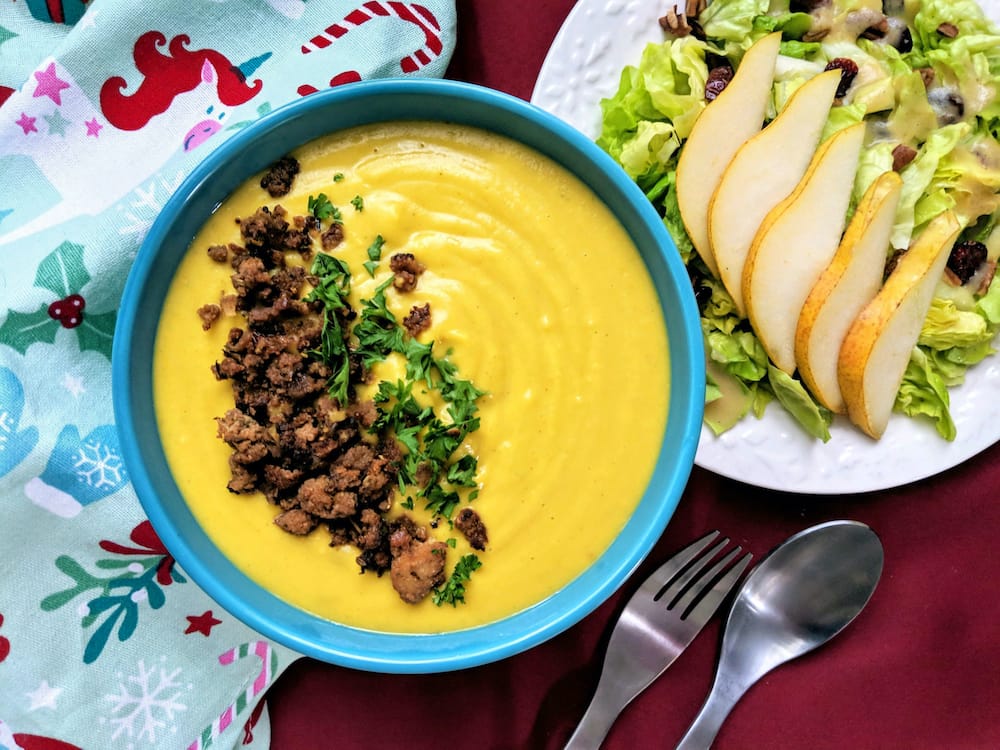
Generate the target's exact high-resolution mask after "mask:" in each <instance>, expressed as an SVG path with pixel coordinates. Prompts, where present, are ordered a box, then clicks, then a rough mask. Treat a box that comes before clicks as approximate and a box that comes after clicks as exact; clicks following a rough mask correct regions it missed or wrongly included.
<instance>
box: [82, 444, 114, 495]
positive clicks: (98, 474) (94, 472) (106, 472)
mask: <svg viewBox="0 0 1000 750" xmlns="http://www.w3.org/2000/svg"><path fill="white" fill-rule="evenodd" d="M73 468H75V469H76V475H77V476H78V477H79V478H80V479H81V481H84V482H86V483H87V486H88V487H93V488H94V489H103V488H105V487H117V486H118V485H119V484H121V481H122V468H123V467H122V460H121V456H119V455H118V454H117V453H116V452H115V451H114V450H113V449H112V448H110V447H109V446H107V445H105V444H104V443H101V442H99V441H92V442H85V443H83V445H81V446H80V449H79V451H78V452H77V458H76V461H75V462H74V464H73Z"/></svg>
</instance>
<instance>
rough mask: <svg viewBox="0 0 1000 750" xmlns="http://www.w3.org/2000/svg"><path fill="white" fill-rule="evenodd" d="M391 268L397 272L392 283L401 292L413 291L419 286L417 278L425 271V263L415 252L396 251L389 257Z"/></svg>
mask: <svg viewBox="0 0 1000 750" xmlns="http://www.w3.org/2000/svg"><path fill="white" fill-rule="evenodd" d="M389 268H391V269H392V272H393V273H394V274H396V277H395V278H394V279H393V280H392V285H393V286H394V287H395V288H396V289H398V290H399V291H401V292H412V291H413V290H414V289H416V288H417V279H418V278H419V277H420V274H422V273H423V272H424V266H423V264H422V263H421V262H420V261H419V260H417V259H416V258H415V257H414V256H413V253H396V254H394V255H393V256H392V257H391V258H389Z"/></svg>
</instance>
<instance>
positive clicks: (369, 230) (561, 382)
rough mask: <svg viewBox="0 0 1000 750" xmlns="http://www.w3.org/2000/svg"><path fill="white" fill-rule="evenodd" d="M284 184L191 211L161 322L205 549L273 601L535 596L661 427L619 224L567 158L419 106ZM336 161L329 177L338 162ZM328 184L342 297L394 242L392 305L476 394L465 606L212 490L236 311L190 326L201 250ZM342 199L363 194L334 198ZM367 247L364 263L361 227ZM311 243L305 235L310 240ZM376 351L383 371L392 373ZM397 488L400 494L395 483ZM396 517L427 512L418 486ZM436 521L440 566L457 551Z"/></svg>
mask: <svg viewBox="0 0 1000 750" xmlns="http://www.w3.org/2000/svg"><path fill="white" fill-rule="evenodd" d="M293 155H294V156H295V157H296V158H297V159H298V160H299V162H300V163H301V164H302V172H301V173H300V174H299V175H298V176H297V177H296V180H295V183H294V186H293V190H292V192H291V193H290V194H289V195H287V196H285V197H283V198H280V199H277V200H275V199H272V198H270V197H269V196H268V195H267V193H266V192H265V191H264V190H262V189H261V188H260V187H259V184H258V182H259V178H255V179H252V180H250V181H249V182H248V183H246V184H245V185H243V186H242V187H241V188H239V189H238V190H237V191H236V192H235V193H234V194H233V195H232V196H231V197H230V198H229V199H228V200H227V201H226V202H225V203H223V204H222V206H221V207H220V208H219V209H218V211H216V213H215V214H214V215H213V217H212V218H211V219H210V220H209V221H208V223H207V224H206V225H205V227H204V228H203V229H202V231H201V232H200V233H199V235H198V236H197V238H196V239H195V241H194V242H193V243H192V247H191V251H190V252H189V253H188V255H187V256H186V257H185V259H184V260H183V262H182V264H181V266H180V268H179V270H178V273H177V276H176V279H175V280H174V282H173V285H172V287H171V290H170V292H169V295H168V297H167V301H166V304H165V308H164V313H163V317H162V320H161V323H160V327H159V333H158V336H157V342H156V354H155V370H154V371H155V383H154V388H155V399H156V412H157V417H158V420H159V426H160V430H161V433H162V437H163V443H164V446H165V449H166V453H167V458H168V461H169V463H170V466H171V469H172V470H173V473H174V476H175V477H176V478H177V482H178V485H179V487H180V489H181V492H182V493H183V495H184V497H185V498H186V499H187V502H188V503H189V505H190V507H191V510H192V512H193V513H194V514H195V516H196V517H197V518H198V520H199V522H200V523H201V524H202V525H203V526H204V528H205V530H206V532H207V533H208V535H209V536H210V537H211V538H212V539H213V540H214V541H215V542H216V544H217V545H218V546H219V547H220V549H221V550H222V551H223V552H224V553H225V554H226V555H227V556H228V557H229V558H230V559H231V560H232V561H233V562H234V563H235V565H236V566H237V567H239V568H240V569H241V570H243V571H244V572H245V573H246V574H247V575H248V576H249V577H250V578H252V579H254V580H255V581H257V582H258V583H259V584H260V585H262V586H264V587H266V588H267V589H269V590H270V591H272V592H274V593H275V594H276V595H277V596H279V597H280V598H282V599H284V600H286V601H288V602H290V603H292V604H294V605H296V606H299V607H301V608H303V609H306V610H309V611H311V612H314V613H316V614H318V615H320V616H323V617H326V618H329V619H331V620H334V621H337V622H340V623H344V624H348V625H353V626H357V627H362V628H369V629H373V630H383V631H395V632H440V631H448V630H456V629H460V628H465V627H470V626H474V625H480V624H484V623H488V622H491V621H494V620H497V619H499V618H502V617H504V616H506V615H510V614H513V613H516V612H518V611H520V610H523V609H525V608H527V607H530V606H531V605H533V604H536V603H538V602H539V601H541V600H543V599H544V598H546V597H547V596H549V595H551V594H552V593H554V592H555V591H557V590H558V589H560V588H561V587H563V586H564V585H565V584H567V583H568V582H569V581H570V580H572V579H573V578H574V577H576V576H577V575H578V574H580V573H581V572H582V571H583V570H584V569H585V568H586V567H587V566H588V565H589V564H590V563H591V562H593V561H594V560H595V559H596V558H597V557H598V556H599V555H600V554H601V553H602V552H603V551H604V550H605V549H606V548H607V547H608V545H609V544H610V543H611V541H612V540H613V539H614V537H615V536H616V534H617V533H618V531H619V530H620V529H621V528H622V526H623V525H624V524H625V522H626V521H627V519H628V517H629V515H630V514H631V512H632V510H633V509H634V507H635V505H636V504H637V503H638V501H639V499H640V497H641V495H642V493H643V491H644V489H645V487H646V484H647V482H648V480H649V478H650V476H651V473H652V469H653V466H654V463H655V461H656V456H657V454H658V451H659V448H660V443H661V439H662V435H663V431H664V428H665V424H666V414H667V401H668V383H669V368H668V362H667V341H666V330H665V327H664V323H663V319H662V316H661V312H660V306H659V303H658V301H657V299H656V295H655V291H654V289H653V285H652V283H651V281H650V279H649V277H648V275H647V272H646V270H645V267H644V265H643V263H642V261H641V259H640V258H639V255H638V253H637V252H636V250H635V248H634V246H633V245H632V243H631V240H630V239H629V237H628V235H627V234H626V233H625V231H624V230H623V229H622V228H621V226H620V225H619V224H618V222H617V221H616V220H615V219H614V217H613V216H612V215H611V214H610V213H609V211H608V210H607V208H606V207H605V206H604V204H603V203H602V202H601V201H600V200H599V199H598V198H597V197H596V196H594V195H593V194H592V193H591V192H590V191H589V190H588V189H587V188H586V187H585V186H584V185H582V184H581V183H580V182H579V181H578V180H577V179H576V178H574V177H573V176H572V175H570V174H569V173H568V172H567V171H566V170H564V169H562V168H561V167H559V166H558V165H556V164H554V163H553V162H551V161H550V160H548V159H546V158H544V157H542V156H541V155H539V154H538V153H536V152H534V151H532V150H530V149H527V148H526V147H524V146H522V145H520V144H518V143H515V142H513V141H510V140H507V139H504V138H500V137H498V136H495V135H492V134H488V133H485V132H482V131H479V130H475V129H470V128H464V127H461V128H460V127H454V126H450V125H444V124H432V123H400V124H392V125H378V126H367V127H364V128H359V129H354V130H350V131H346V132H344V133H341V134H337V135H333V136H329V137H326V138H323V139H320V140H317V141H315V142H313V143H310V144H308V145H306V146H304V147H302V148H300V149H298V150H297V151H296V152H295V153H294V154H293ZM337 173H341V174H343V179H341V180H339V181H334V179H333V177H334V175H335V174H337ZM320 192H325V193H326V194H327V196H329V198H330V200H331V201H332V202H333V204H334V205H336V206H338V207H339V208H340V210H341V212H342V214H343V220H344V228H345V235H346V236H345V240H344V242H343V244H341V245H340V246H339V247H338V248H337V249H336V250H335V251H334V254H335V255H337V256H338V257H340V258H341V259H343V260H345V261H346V262H347V263H348V264H349V265H350V267H351V270H352V272H353V274H354V275H353V280H352V282H353V287H352V295H351V297H352V304H354V305H355V307H356V308H358V300H360V299H367V298H370V297H371V296H372V295H373V293H374V290H375V288H376V286H377V285H378V284H379V283H380V282H382V281H384V280H385V279H386V278H387V277H388V275H389V274H390V273H391V271H390V270H389V269H388V258H389V256H390V255H391V254H392V253H396V252H410V253H413V254H414V255H415V256H416V257H417V259H418V260H419V261H420V262H422V263H423V264H424V266H426V268H427V270H426V272H425V273H424V274H423V275H422V276H421V277H420V280H419V283H418V285H417V288H416V289H415V290H414V291H413V292H411V293H409V294H400V293H398V292H396V291H395V290H394V289H391V288H390V289H389V290H388V291H387V297H388V300H389V303H388V304H389V308H390V310H392V312H393V313H394V314H395V315H396V316H397V318H398V319H400V320H401V319H402V318H403V317H404V316H405V315H406V313H407V312H408V311H409V309H410V308H411V307H412V306H413V305H414V304H423V303H424V302H429V303H430V306H431V315H432V326H431V328H430V330H428V331H426V332H424V333H422V334H421V335H420V337H419V338H420V340H421V341H429V340H433V341H434V342H435V352H436V353H437V356H441V355H442V354H443V353H444V352H446V351H448V350H449V349H451V350H453V354H452V355H451V357H450V358H451V360H452V361H453V362H455V364H457V365H458V367H459V372H460V376H461V377H463V378H468V379H471V380H472V381H473V382H474V383H475V384H476V386H477V387H478V388H480V389H482V390H485V391H487V392H488V395H486V396H485V397H483V398H481V399H480V401H479V405H480V412H479V416H480V419H481V426H480V428H479V430H478V431H477V432H474V433H472V434H471V435H470V436H469V439H468V448H469V449H471V450H472V451H474V452H475V453H476V455H477V456H478V457H479V473H478V479H479V482H480V485H481V491H480V494H479V497H478V498H477V499H476V500H474V501H473V503H472V507H473V508H475V509H476V510H477V511H478V513H479V515H480V516H481V517H482V518H483V521H484V522H485V524H486V526H487V528H488V531H489V546H488V547H487V549H486V551H485V552H481V553H479V558H480V560H481V561H482V567H481V568H480V569H479V570H477V571H476V572H475V573H473V575H472V580H471V581H470V582H469V584H468V585H467V588H466V603H465V604H464V605H463V604H459V605H458V606H457V607H454V608H453V607H451V606H448V605H446V606H444V607H437V606H435V605H434V604H433V603H432V602H431V601H430V598H429V597H428V599H426V600H424V601H423V602H422V603H420V604H419V605H409V604H405V603H404V602H403V601H401V600H400V598H399V596H398V595H397V594H396V592H395V590H394V589H393V588H392V586H391V585H390V583H389V581H388V580H387V576H384V577H383V578H382V579H379V578H377V577H376V576H375V575H374V574H372V573H366V574H364V575H360V574H359V569H358V567H357V564H356V563H355V560H354V558H355V557H356V556H357V550H355V549H354V548H351V547H340V548H332V547H330V546H329V536H328V534H327V533H326V531H325V529H323V528H322V527H321V528H317V529H316V530H314V531H313V532H312V534H310V535H309V536H308V537H296V536H293V535H291V534H288V533H285V532H284V531H281V530H280V529H279V528H277V527H276V526H275V525H274V524H273V523H272V519H273V518H274V516H275V515H276V514H277V512H278V508H277V507H276V506H274V505H271V504H269V503H267V502H266V501H265V500H264V499H263V497H262V496H261V495H259V494H254V495H234V494H231V493H229V492H228V491H227V489H226V483H227V482H228V481H229V478H230V472H229V466H228V463H227V459H228V456H229V454H230V449H229V447H228V446H226V445H225V444H224V443H223V442H222V441H221V440H220V439H218V438H217V437H216V424H215V420H214V417H216V416H221V415H222V414H224V413H225V412H226V410H227V409H229V408H231V407H232V405H233V400H232V395H231V388H230V384H229V383H228V382H225V381H223V382H217V381H216V380H215V378H214V376H213V375H212V373H211V371H210V367H211V365H212V363H214V362H215V361H217V360H218V359H220V358H221V352H222V346H223V344H224V343H225V340H226V335H227V333H228V331H229V329H230V328H231V327H234V326H239V327H242V323H243V321H242V319H241V318H239V317H235V316H234V317H226V316H224V317H223V318H222V319H221V320H219V321H218V322H217V323H216V324H215V325H214V326H213V328H212V329H211V330H209V331H207V332H205V331H203V330H202V328H201V321H200V320H199V318H198V316H197V314H196V312H195V311H196V310H197V309H198V307H200V306H201V305H203V304H205V303H207V302H217V301H218V299H219V297H220V296H221V295H222V294H224V293H231V291H232V289H231V285H230V282H229V274H230V273H231V272H232V269H231V268H230V267H229V265H228V264H220V263H216V262H214V261H212V260H211V259H209V258H208V256H207V254H206V248H207V247H208V246H209V245H212V244H224V243H229V242H239V241H240V237H239V228H238V227H237V225H236V224H235V221H234V219H235V218H236V217H240V216H248V215H250V214H252V213H253V212H254V211H255V210H256V209H257V208H258V207H259V206H261V205H264V204H268V205H272V206H273V205H274V204H276V203H280V204H281V205H283V206H284V207H285V208H286V209H288V212H289V214H290V215H293V216H294V215H297V214H303V215H304V214H306V213H307V212H308V211H307V201H308V197H309V196H310V195H317V194H319V193H320ZM357 195H360V196H361V197H362V198H363V200H364V204H363V206H364V207H363V210H362V211H360V212H359V211H356V210H355V208H353V207H352V205H351V199H352V198H354V197H355V196H357ZM378 234H381V235H382V237H383V238H384V239H385V247H384V249H383V256H382V257H383V261H382V263H381V265H380V267H379V268H378V269H377V270H376V272H375V278H374V279H373V278H371V277H370V276H369V274H368V272H367V271H366V270H365V269H364V268H363V266H362V263H363V262H364V261H366V260H368V257H367V252H366V251H367V248H368V246H369V245H370V244H371V243H372V240H373V239H374V238H375V237H376V235H378ZM318 244H319V243H318V242H317V247H318ZM393 367H394V363H393V362H391V361H390V362H388V363H386V365H385V366H384V368H383V370H382V372H378V371H377V373H376V374H377V375H380V376H381V377H382V378H385V379H392V380H394V379H395V374H394V373H393V372H391V370H392V368H393ZM397 499H398V495H397ZM416 504H417V509H416V510H415V511H414V512H413V514H412V515H414V517H415V518H416V520H417V521H418V522H426V521H427V520H429V519H428V517H427V515H426V514H422V513H421V512H420V501H419V500H418V501H417V503H416ZM434 533H435V535H436V536H437V537H438V538H440V539H447V538H449V537H455V538H457V539H458V544H457V547H456V549H453V550H450V551H449V553H448V556H449V559H448V564H447V566H446V570H447V572H450V571H451V569H452V568H453V567H454V564H455V561H457V560H458V558H459V557H460V556H461V555H462V554H464V553H466V552H469V551H470V548H469V547H468V545H467V544H466V542H465V540H464V538H462V535H461V534H460V533H459V532H457V530H452V529H449V528H448V524H447V523H442V524H440V526H439V527H438V529H437V530H436V531H435V532H434Z"/></svg>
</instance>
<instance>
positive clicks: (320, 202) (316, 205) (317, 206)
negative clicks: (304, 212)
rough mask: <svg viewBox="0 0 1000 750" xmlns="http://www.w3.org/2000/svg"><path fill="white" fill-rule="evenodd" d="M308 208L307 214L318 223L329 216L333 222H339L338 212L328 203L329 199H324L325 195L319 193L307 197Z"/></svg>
mask: <svg viewBox="0 0 1000 750" xmlns="http://www.w3.org/2000/svg"><path fill="white" fill-rule="evenodd" d="M306 205H307V206H308V208H309V213H311V214H312V215H313V216H315V217H316V218H317V219H319V220H320V221H326V220H327V219H329V218H330V217H331V216H332V217H333V220H334V221H338V222H339V221H340V220H341V218H340V210H339V209H338V208H337V207H336V206H335V205H333V204H332V203H331V202H330V199H329V198H327V197H326V193H320V194H319V195H316V196H313V195H310V196H309V202H308V203H307V204H306Z"/></svg>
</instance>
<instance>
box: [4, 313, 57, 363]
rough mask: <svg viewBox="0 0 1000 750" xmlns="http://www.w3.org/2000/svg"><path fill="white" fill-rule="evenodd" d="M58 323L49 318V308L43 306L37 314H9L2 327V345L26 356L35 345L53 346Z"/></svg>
mask: <svg viewBox="0 0 1000 750" xmlns="http://www.w3.org/2000/svg"><path fill="white" fill-rule="evenodd" d="M58 330H59V323H58V321H55V320H53V319H52V318H51V317H49V309H48V306H46V305H42V306H41V307H40V308H38V310H36V311H35V312H29V313H21V312H17V310H9V311H8V312H7V320H5V321H4V322H3V325H2V326H0V343H3V344H7V346H9V347H11V348H12V349H15V350H16V351H18V352H20V353H21V354H24V353H25V352H26V351H27V350H28V347H29V346H31V345H32V344H34V343H38V342H43V343H46V344H51V343H53V342H54V341H55V340H56V331H58Z"/></svg>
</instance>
